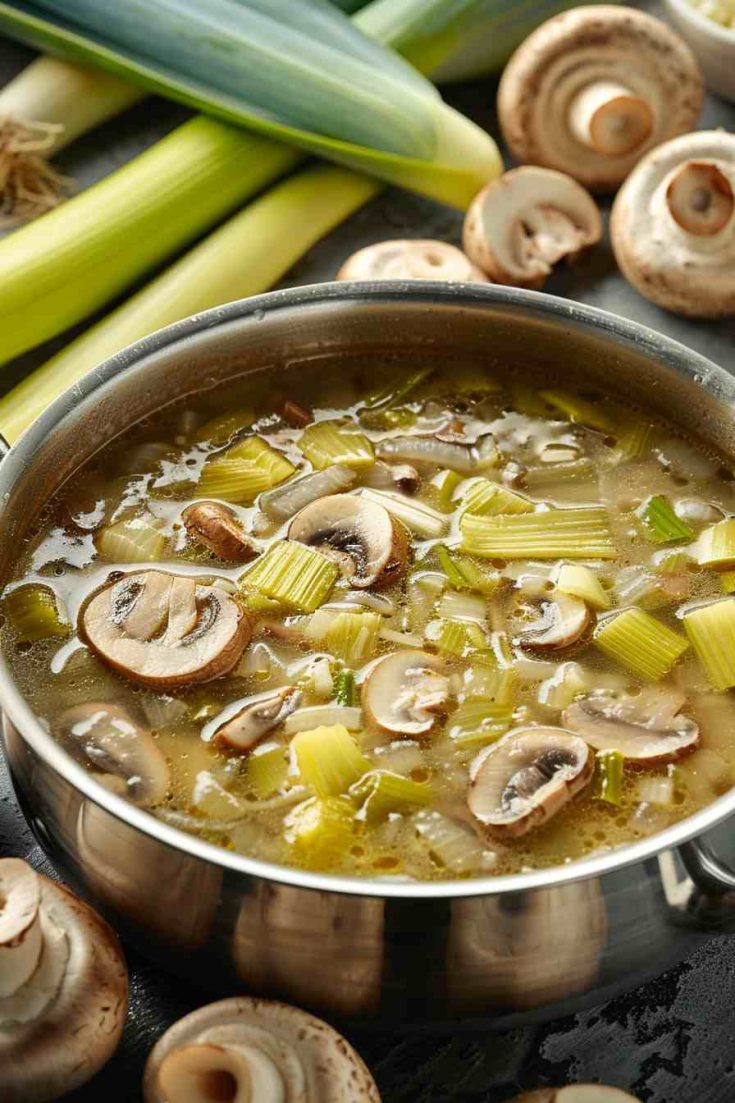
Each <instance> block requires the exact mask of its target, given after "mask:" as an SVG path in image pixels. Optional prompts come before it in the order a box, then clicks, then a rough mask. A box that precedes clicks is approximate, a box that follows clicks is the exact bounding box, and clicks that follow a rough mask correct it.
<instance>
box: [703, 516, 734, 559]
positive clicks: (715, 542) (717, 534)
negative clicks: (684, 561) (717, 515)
mask: <svg viewBox="0 0 735 1103" xmlns="http://www.w3.org/2000/svg"><path fill="white" fill-rule="evenodd" d="M699 565H700V567H712V568H713V569H715V570H727V569H728V568H731V567H735V517H732V518H728V519H727V520H725V521H718V522H717V524H716V525H712V526H711V527H710V528H708V529H705V531H704V532H703V533H702V537H701V544H700V552H699Z"/></svg>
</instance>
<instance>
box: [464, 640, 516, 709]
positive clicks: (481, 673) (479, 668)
mask: <svg viewBox="0 0 735 1103" xmlns="http://www.w3.org/2000/svg"><path fill="white" fill-rule="evenodd" d="M517 682H518V675H517V674H516V671H515V670H514V669H513V667H510V666H509V667H505V668H504V669H501V668H500V667H492V666H489V665H486V664H485V663H483V662H482V661H479V660H478V656H477V655H473V656H472V664H471V666H470V668H469V670H468V671H467V672H466V673H465V690H464V699H465V701H472V700H475V699H477V700H484V701H491V702H492V703H493V704H496V705H509V704H511V703H512V702H513V701H514V700H515V695H516V685H517ZM455 715H456V714H455Z"/></svg>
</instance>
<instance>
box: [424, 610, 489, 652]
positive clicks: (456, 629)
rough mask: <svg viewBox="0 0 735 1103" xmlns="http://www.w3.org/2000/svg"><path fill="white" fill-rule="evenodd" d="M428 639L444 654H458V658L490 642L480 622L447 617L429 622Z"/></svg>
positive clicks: (427, 628) (427, 627)
mask: <svg viewBox="0 0 735 1103" xmlns="http://www.w3.org/2000/svg"><path fill="white" fill-rule="evenodd" d="M426 639H427V641H428V642H429V643H432V644H433V645H434V647H436V648H437V650H438V651H441V652H442V654H444V655H456V656H457V657H458V658H464V657H466V656H468V655H471V654H472V653H473V652H475V651H478V650H479V649H481V648H483V647H487V642H488V641H487V636H486V635H485V633H484V632H483V630H482V628H480V626H479V624H473V623H472V621H459V620H447V619H445V618H440V619H438V620H433V621H430V622H429V624H427V626H426Z"/></svg>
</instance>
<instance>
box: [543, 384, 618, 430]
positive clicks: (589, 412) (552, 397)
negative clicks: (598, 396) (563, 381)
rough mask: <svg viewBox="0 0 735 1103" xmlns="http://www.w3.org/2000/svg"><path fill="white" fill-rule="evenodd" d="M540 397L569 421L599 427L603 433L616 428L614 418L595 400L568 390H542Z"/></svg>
mask: <svg viewBox="0 0 735 1103" xmlns="http://www.w3.org/2000/svg"><path fill="white" fill-rule="evenodd" d="M539 397H540V398H543V400H544V401H545V402H548V404H549V406H553V408H554V409H555V410H558V412H559V413H560V414H563V415H564V417H566V418H567V419H568V420H569V421H573V422H577V423H579V424H580V425H589V427H590V428H591V429H599V430H600V432H602V433H609V432H611V431H612V430H613V429H614V428H615V424H614V422H613V421H612V419H611V418H610V417H609V416H608V415H607V414H606V413H605V411H604V410H602V409H601V408H600V407H599V406H598V405H597V404H596V403H594V402H586V401H585V400H584V399H583V398H579V396H578V395H575V394H570V393H569V392H568V391H541V392H540V395H539Z"/></svg>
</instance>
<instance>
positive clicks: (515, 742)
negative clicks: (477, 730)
mask: <svg viewBox="0 0 735 1103" xmlns="http://www.w3.org/2000/svg"><path fill="white" fill-rule="evenodd" d="M593 770H594V757H593V756H592V755H591V754H590V751H589V747H588V746H587V744H586V743H585V741H584V740H583V739H580V738H579V737H578V736H576V735H571V734H570V733H569V732H568V731H563V730H562V729H561V728H542V727H538V728H517V729H516V730H515V731H512V732H509V733H508V735H506V736H504V737H503V738H502V739H501V740H500V742H498V743H495V744H494V745H493V746H491V747H489V748H488V749H487V750H486V751H484V752H482V754H480V755H479V756H478V758H477V759H476V760H475V762H474V763H473V766H472V780H471V782H470V789H469V794H468V797H467V803H468V806H469V809H470V812H471V813H472V815H473V816H474V817H475V819H476V820H478V821H479V823H481V824H482V825H483V826H484V827H485V828H487V830H488V831H489V832H490V833H491V834H492V835H497V836H499V837H503V838H517V837H518V836H519V835H525V834H526V832H527V831H530V830H531V828H532V827H536V826H538V825H539V824H542V823H545V822H546V820H548V819H550V818H551V817H552V816H553V815H555V814H556V813H557V812H558V811H559V809H560V808H563V806H564V805H565V804H567V802H568V801H570V800H571V799H572V797H574V796H576V794H577V793H579V792H580V791H581V790H582V789H584V787H585V786H586V785H587V784H588V783H589V781H590V779H591V778H592V773H593Z"/></svg>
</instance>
